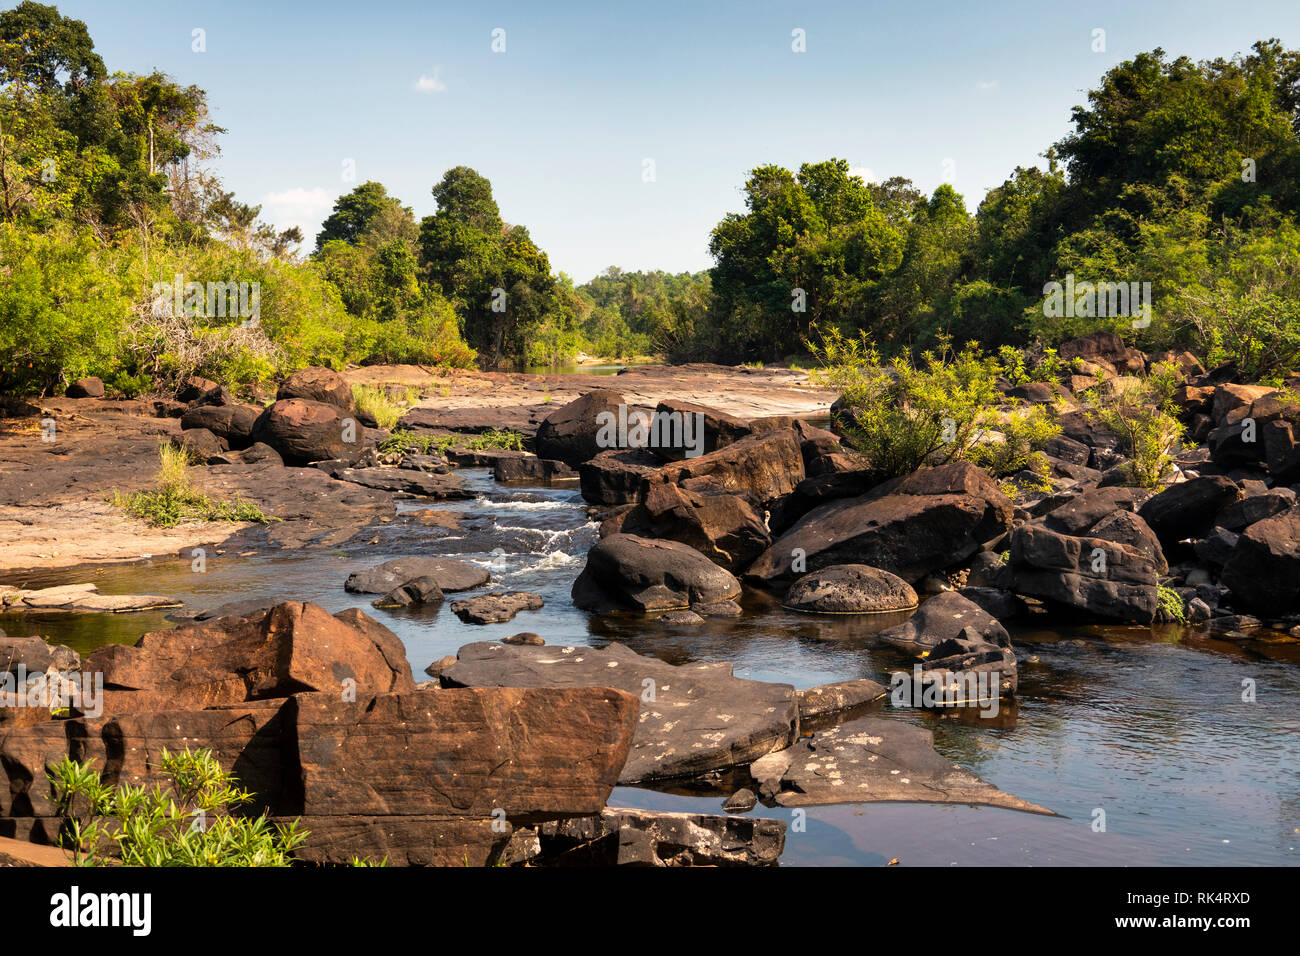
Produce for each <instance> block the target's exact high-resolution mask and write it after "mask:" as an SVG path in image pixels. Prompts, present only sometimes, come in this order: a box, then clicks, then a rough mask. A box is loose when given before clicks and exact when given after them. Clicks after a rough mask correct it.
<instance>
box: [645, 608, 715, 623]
mask: <svg viewBox="0 0 1300 956" xmlns="http://www.w3.org/2000/svg"><path fill="white" fill-rule="evenodd" d="M656 620H657V621H658V622H659V623H660V624H669V625H694V624H703V623H704V618H703V617H701V616H700V615H699V614H696V613H695V612H694V611H665V612H664V613H663V614H660V615H659V616H658V617H657V618H656Z"/></svg>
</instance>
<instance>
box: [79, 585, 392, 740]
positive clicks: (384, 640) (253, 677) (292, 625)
mask: <svg viewBox="0 0 1300 956" xmlns="http://www.w3.org/2000/svg"><path fill="white" fill-rule="evenodd" d="M85 669H86V670H88V671H91V672H100V673H102V674H103V675H104V708H105V712H106V713H110V714H121V713H136V712H142V711H159V710H201V709H204V708H207V707H213V706H220V705H230V704H242V703H245V702H247V701H252V700H265V699H269V698H277V697H287V696H289V695H290V694H293V693H296V692H299V691H302V690H307V689H311V690H319V691H323V692H326V693H327V695H329V696H333V697H338V696H339V695H340V689H341V688H342V687H344V686H345V685H344V681H347V680H351V681H352V682H354V683H353V684H351V685H348V686H351V687H353V688H355V690H356V692H357V693H358V694H365V693H367V692H369V693H389V692H403V691H406V690H410V689H412V688H413V687H414V681H413V679H412V677H411V668H410V665H409V664H407V662H406V649H405V647H404V646H403V645H402V642H401V641H400V640H399V639H398V638H397V637H396V635H394V634H393V633H392V632H391V631H389V630H388V629H387V628H385V627H383V626H382V625H380V624H379V623H378V622H376V621H374V620H372V619H371V618H369V617H367V616H366V615H364V614H362V613H361V612H360V611H355V610H350V611H344V612H341V613H340V614H338V615H334V616H331V615H330V614H328V613H327V612H326V611H324V610H323V609H321V608H320V607H318V606H316V605H315V604H300V603H296V602H293V603H285V604H280V605H277V606H276V607H274V608H272V609H271V610H269V611H266V612H265V613H263V614H261V615H257V616H252V617H244V618H240V617H225V618H219V619H216V620H212V621H203V622H196V623H194V624H186V625H182V626H180V627H177V628H175V629H173V630H168V631H151V632H150V633H148V634H146V635H145V636H144V637H142V638H140V640H139V641H137V642H136V644H135V645H134V646H130V647H128V646H126V645H124V644H107V645H105V646H103V647H100V648H98V649H97V650H95V651H94V652H93V653H91V654H90V655H89V656H88V657H87V658H86V661H85Z"/></svg>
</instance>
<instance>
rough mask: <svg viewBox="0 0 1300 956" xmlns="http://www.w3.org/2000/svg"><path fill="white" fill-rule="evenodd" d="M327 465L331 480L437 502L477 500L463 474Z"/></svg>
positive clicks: (342, 463) (339, 463)
mask: <svg viewBox="0 0 1300 956" xmlns="http://www.w3.org/2000/svg"><path fill="white" fill-rule="evenodd" d="M323 464H324V465H325V467H323V468H322V470H323V471H324V472H325V473H326V474H328V475H329V476H330V477H331V478H337V479H338V480H339V481H349V482H351V483H352V484H354V485H362V486H364V487H366V488H377V489H378V490H380V491H395V492H401V493H403V494H407V495H416V496H419V497H421V498H431V499H433V500H434V501H466V500H468V499H470V498H473V497H474V495H473V493H472V492H470V491H469V490H468V489H467V488H466V486H465V479H464V478H462V477H460V476H459V475H439V474H436V473H434V472H430V471H415V470H412V469H410V468H349V467H348V466H347V463H346V462H339V461H330V462H328V463H323ZM317 467H320V463H318V466H317Z"/></svg>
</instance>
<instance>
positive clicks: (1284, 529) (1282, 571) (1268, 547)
mask: <svg viewBox="0 0 1300 956" xmlns="http://www.w3.org/2000/svg"><path fill="white" fill-rule="evenodd" d="M1223 583H1224V584H1226V585H1227V586H1228V587H1229V588H1231V589H1232V593H1233V596H1234V597H1235V598H1237V599H1239V600H1240V601H1241V603H1243V604H1244V605H1246V606H1247V607H1248V608H1250V609H1251V610H1253V611H1256V612H1257V613H1260V614H1269V615H1281V614H1285V613H1287V612H1292V611H1295V610H1297V609H1298V608H1300V507H1295V508H1291V509H1289V510H1287V511H1284V512H1282V513H1281V514H1276V515H1273V516H1272V517H1271V518H1265V519H1264V520H1263V521H1257V522H1255V523H1254V524H1252V525H1251V526H1250V527H1248V528H1247V529H1246V530H1245V531H1243V532H1242V534H1241V537H1240V538H1239V539H1238V540H1237V547H1236V548H1235V549H1234V550H1233V552H1232V556H1231V557H1230V558H1229V559H1228V563H1227V565H1226V566H1225V567H1224V569H1223Z"/></svg>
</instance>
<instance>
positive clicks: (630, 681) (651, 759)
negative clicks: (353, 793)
mask: <svg viewBox="0 0 1300 956" xmlns="http://www.w3.org/2000/svg"><path fill="white" fill-rule="evenodd" d="M457 657H458V659H457V661H456V663H455V664H454V665H453V666H452V667H450V668H448V669H447V670H445V671H443V673H442V682H443V684H444V686H462V687H584V686H589V685H599V686H606V687H617V688H619V689H621V690H625V691H627V692H628V693H630V694H634V695H636V696H637V697H638V698H639V699H640V700H641V702H642V703H641V712H640V715H639V716H638V717H637V726H636V735H635V737H634V738H633V741H632V749H631V752H630V754H629V755H628V758H627V765H626V766H625V767H624V768H623V772H622V775H621V776H620V777H619V783H620V784H623V785H625V786H631V785H633V784H638V783H645V782H649V781H651V780H668V779H673V778H676V777H690V776H695V775H697V774H701V773H706V772H708V771H712V770H721V769H725V768H727V767H732V766H735V765H737V764H746V763H749V762H750V761H752V760H754V759H756V758H758V757H760V756H762V755H763V754H765V753H768V752H770V751H772V750H774V749H779V748H783V747H786V746H788V745H789V744H790V743H791V742H792V741H793V740H794V739H795V735H796V726H797V720H798V711H797V709H796V703H795V695H794V688H793V687H791V686H790V685H789V684H767V683H762V682H760V681H751V680H740V679H738V678H736V677H734V676H733V675H732V669H731V665H730V664H728V663H695V664H683V665H680V666H674V665H672V664H666V663H664V662H663V661H660V660H657V659H656V658H653V657H641V656H640V655H638V654H636V653H634V652H633V651H631V650H629V649H628V648H626V647H624V646H623V645H622V644H618V643H611V644H610V645H609V646H608V647H605V648H602V649H596V648H591V647H554V646H549V645H548V646H546V647H508V646H506V645H503V644H490V643H481V644H469V645H467V646H465V647H462V648H461V649H460V652H459V654H458V655H457Z"/></svg>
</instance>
